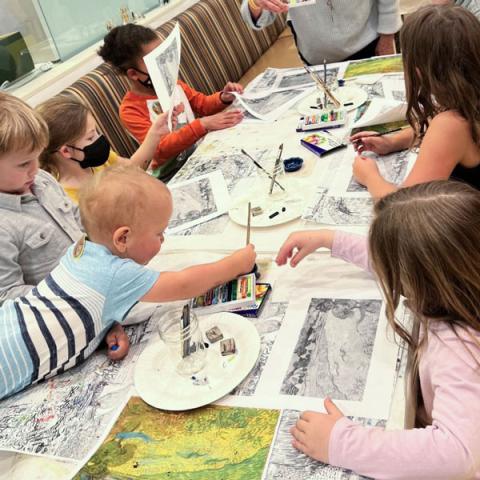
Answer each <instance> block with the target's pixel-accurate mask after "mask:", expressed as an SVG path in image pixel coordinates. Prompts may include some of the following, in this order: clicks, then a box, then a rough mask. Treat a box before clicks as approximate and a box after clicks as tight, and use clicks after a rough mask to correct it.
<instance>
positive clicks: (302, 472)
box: [263, 410, 386, 480]
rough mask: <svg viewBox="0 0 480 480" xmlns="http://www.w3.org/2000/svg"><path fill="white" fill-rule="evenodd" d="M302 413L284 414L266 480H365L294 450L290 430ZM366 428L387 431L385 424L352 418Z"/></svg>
mask: <svg viewBox="0 0 480 480" xmlns="http://www.w3.org/2000/svg"><path fill="white" fill-rule="evenodd" d="M300 413H301V412H300V411H298V410H283V411H282V414H281V417H280V422H279V426H278V429H277V434H276V436H275V439H274V441H273V446H272V451H271V455H270V458H269V461H268V464H267V467H266V471H265V474H264V477H263V478H264V480H305V479H307V480H362V479H365V478H367V477H362V476H359V475H357V474H355V473H353V472H352V471H350V470H344V469H342V468H338V467H333V466H332V465H326V464H324V463H322V462H318V461H316V460H314V459H312V458H310V457H308V456H307V455H305V454H303V453H300V452H299V451H298V450H296V449H295V448H294V447H293V446H292V435H291V433H290V428H291V427H293V426H294V425H295V423H296V422H297V420H298V417H299V415H300ZM350 419H351V420H353V421H354V422H357V423H361V424H363V425H365V426H372V427H384V426H385V423H386V422H385V420H373V419H366V418H358V417H350Z"/></svg>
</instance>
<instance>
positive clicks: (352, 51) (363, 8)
mask: <svg viewBox="0 0 480 480" xmlns="http://www.w3.org/2000/svg"><path fill="white" fill-rule="evenodd" d="M241 12H242V16H243V19H244V20H245V22H246V23H247V24H248V25H249V26H250V27H251V28H254V29H256V30H260V29H262V28H264V27H266V26H267V25H270V24H271V23H272V22H273V21H274V20H275V15H276V14H279V13H284V12H288V21H289V24H290V27H291V28H292V31H293V33H294V36H295V40H296V42H297V48H298V51H299V54H300V56H301V57H302V59H303V60H304V61H305V62H306V63H308V64H311V65H316V64H321V63H323V61H324V60H326V61H327V62H339V61H343V60H347V59H348V60H354V59H358V58H368V57H371V56H373V55H388V54H392V53H395V50H394V34H395V33H396V32H397V31H398V30H399V29H400V26H401V18H400V11H399V7H398V0H358V1H354V2H353V1H352V0H317V2H316V3H315V4H313V5H306V6H302V7H296V8H291V9H289V8H288V6H287V4H286V0H285V1H284V0H243V2H242V6H241Z"/></svg>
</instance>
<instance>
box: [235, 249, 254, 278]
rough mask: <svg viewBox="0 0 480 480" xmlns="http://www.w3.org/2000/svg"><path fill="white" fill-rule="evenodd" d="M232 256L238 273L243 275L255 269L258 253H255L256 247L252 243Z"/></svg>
mask: <svg viewBox="0 0 480 480" xmlns="http://www.w3.org/2000/svg"><path fill="white" fill-rule="evenodd" d="M230 257H231V258H232V260H233V261H234V262H235V265H236V270H237V272H238V274H239V275H241V274H244V273H250V272H251V271H252V270H253V267H254V266H255V260H256V258H257V254H256V253H255V247H254V246H253V245H252V244H251V243H250V244H249V245H247V246H246V247H244V248H241V249H240V250H237V251H236V252H234V253H232V255H231V256H230Z"/></svg>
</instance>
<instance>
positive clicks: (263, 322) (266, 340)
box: [231, 302, 288, 396]
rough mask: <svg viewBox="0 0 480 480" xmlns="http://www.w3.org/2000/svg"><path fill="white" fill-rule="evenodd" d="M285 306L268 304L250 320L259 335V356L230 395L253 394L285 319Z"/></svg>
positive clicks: (274, 303) (286, 303) (285, 304)
mask: <svg viewBox="0 0 480 480" xmlns="http://www.w3.org/2000/svg"><path fill="white" fill-rule="evenodd" d="M287 306H288V302H269V303H268V304H267V305H266V306H265V309H264V310H263V312H262V313H261V314H260V317H259V318H251V321H252V323H253V324H254V325H255V327H256V328H257V330H258V333H259V335H260V341H261V345H260V356H259V357H258V360H257V363H256V364H255V366H254V367H253V369H252V371H251V372H250V373H249V374H248V376H247V378H246V379H245V380H244V381H243V382H242V383H241V384H240V385H239V386H238V387H237V388H236V389H235V390H234V391H233V392H232V393H231V394H232V395H247V396H248V395H254V394H255V389H256V388H257V385H258V382H259V380H260V377H261V375H262V373H263V369H264V367H265V364H266V363H267V360H268V357H269V356H270V352H271V351H272V347H273V344H274V343H275V339H276V338H277V334H278V331H279V330H280V327H281V326H282V322H283V319H284V318H285V313H286V311H287Z"/></svg>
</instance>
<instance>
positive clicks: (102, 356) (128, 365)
mask: <svg viewBox="0 0 480 480" xmlns="http://www.w3.org/2000/svg"><path fill="white" fill-rule="evenodd" d="M126 331H127V334H128V336H129V338H130V351H129V353H128V356H127V357H126V358H125V359H124V360H122V361H121V362H112V361H109V360H108V358H107V356H106V352H105V351H99V352H95V353H94V354H93V355H92V356H91V357H89V358H88V359H87V360H86V361H85V362H84V363H83V364H81V365H79V366H78V367H75V368H73V369H71V370H68V371H67V372H64V373H62V374H61V375H58V376H56V377H53V378H51V379H49V380H47V381H45V382H42V383H39V384H37V385H35V386H33V387H31V388H28V389H27V390H25V391H24V392H20V393H18V394H16V395H14V396H13V397H10V398H7V399H6V400H2V402H1V404H0V450H7V451H14V452H21V453H26V454H32V455H44V456H48V457H57V458H64V459H69V460H77V461H78V460H81V459H83V458H84V457H85V455H86V454H87V453H88V452H89V450H90V449H91V447H92V444H94V443H95V442H97V441H99V439H101V437H102V434H103V433H102V432H104V431H105V430H106V429H107V426H108V425H109V424H110V423H111V422H112V419H114V418H115V417H116V416H117V415H118V414H119V413H120V411H119V410H118V408H119V407H121V406H122V404H123V402H125V401H126V399H127V398H128V397H129V396H130V391H131V387H132V385H133V380H132V378H133V368H134V367H135V362H136V360H137V358H138V357H139V355H140V353H141V352H142V351H143V349H144V347H145V346H146V345H147V343H148V341H149V339H150V338H151V337H152V336H153V335H156V333H155V332H156V328H155V324H154V321H153V320H149V321H146V322H144V323H142V324H139V325H135V326H131V327H127V328H126Z"/></svg>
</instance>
